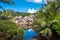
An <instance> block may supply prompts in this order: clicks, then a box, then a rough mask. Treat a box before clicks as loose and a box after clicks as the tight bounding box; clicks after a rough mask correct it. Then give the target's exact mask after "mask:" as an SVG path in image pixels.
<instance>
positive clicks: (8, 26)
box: [0, 20, 24, 38]
mask: <svg viewBox="0 0 60 40" xmlns="http://www.w3.org/2000/svg"><path fill="white" fill-rule="evenodd" d="M15 33H17V34H18V35H20V36H22V35H23V34H24V30H23V29H21V28H19V27H18V26H17V25H16V24H14V23H13V22H11V21H9V20H0V37H2V38H8V37H11V35H14V34H15Z"/></svg>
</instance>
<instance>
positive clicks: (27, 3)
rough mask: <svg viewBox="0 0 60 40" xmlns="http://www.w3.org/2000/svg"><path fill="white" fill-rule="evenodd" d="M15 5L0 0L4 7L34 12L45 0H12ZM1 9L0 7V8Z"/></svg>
mask: <svg viewBox="0 0 60 40" xmlns="http://www.w3.org/2000/svg"><path fill="white" fill-rule="evenodd" d="M13 1H14V2H15V3H16V5H8V4H4V3H2V2H0V5H2V6H3V7H4V8H5V9H12V10H14V11H19V12H31V13H34V12H36V11H37V10H39V9H40V8H41V7H42V5H43V4H45V3H46V0H13ZM0 10H1V9H0Z"/></svg>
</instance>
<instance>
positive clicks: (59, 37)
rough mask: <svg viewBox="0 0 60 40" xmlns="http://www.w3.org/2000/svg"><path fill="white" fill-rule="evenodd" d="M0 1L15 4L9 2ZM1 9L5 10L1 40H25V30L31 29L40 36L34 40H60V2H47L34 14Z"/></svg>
mask: <svg viewBox="0 0 60 40" xmlns="http://www.w3.org/2000/svg"><path fill="white" fill-rule="evenodd" d="M0 1H1V2H3V3H7V4H14V2H12V1H9V0H7V1H4V0H0ZM0 8H1V9H2V10H3V11H0V40H23V39H24V38H23V36H24V33H25V30H29V29H33V30H34V31H35V32H37V33H38V34H39V36H34V37H32V39H33V38H35V39H37V40H60V0H53V1H52V0H50V1H49V0H47V4H44V5H43V6H42V7H41V9H40V10H39V11H37V12H36V13H33V14H31V13H24V12H14V10H11V9H8V10H5V9H4V8H3V7H2V6H0ZM29 31H30V30H29ZM28 34H29V33H28ZM27 36H29V35H27ZM32 36H33V35H32Z"/></svg>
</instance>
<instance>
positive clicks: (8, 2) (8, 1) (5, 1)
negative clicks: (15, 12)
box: [0, 0, 15, 9]
mask: <svg viewBox="0 0 60 40" xmlns="http://www.w3.org/2000/svg"><path fill="white" fill-rule="evenodd" d="M0 2H2V3H7V4H9V5H10V4H15V3H14V2H13V1H12V0H0ZM0 8H1V9H4V8H3V7H2V6H1V5H0Z"/></svg>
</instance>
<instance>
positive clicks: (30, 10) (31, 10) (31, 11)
mask: <svg viewBox="0 0 60 40" xmlns="http://www.w3.org/2000/svg"><path fill="white" fill-rule="evenodd" d="M35 12H37V10H34V9H33V8H32V9H28V13H35Z"/></svg>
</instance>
